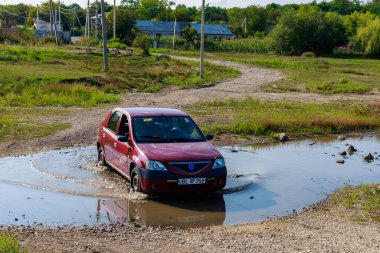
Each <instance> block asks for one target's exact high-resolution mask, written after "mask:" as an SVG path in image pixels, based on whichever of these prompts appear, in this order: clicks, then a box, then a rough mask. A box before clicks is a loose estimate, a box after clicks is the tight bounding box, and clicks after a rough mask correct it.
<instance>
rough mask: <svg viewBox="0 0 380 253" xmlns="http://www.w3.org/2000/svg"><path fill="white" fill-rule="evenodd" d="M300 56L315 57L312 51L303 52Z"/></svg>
mask: <svg viewBox="0 0 380 253" xmlns="http://www.w3.org/2000/svg"><path fill="white" fill-rule="evenodd" d="M301 56H302V57H306V58H315V54H314V53H313V52H305V53H303V54H302V55H301Z"/></svg>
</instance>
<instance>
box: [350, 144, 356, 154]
mask: <svg viewBox="0 0 380 253" xmlns="http://www.w3.org/2000/svg"><path fill="white" fill-rule="evenodd" d="M356 151H358V150H357V149H356V148H355V147H354V146H352V145H350V146H349V147H348V152H349V153H354V152H356Z"/></svg>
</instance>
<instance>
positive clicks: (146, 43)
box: [133, 35, 152, 55]
mask: <svg viewBox="0 0 380 253" xmlns="http://www.w3.org/2000/svg"><path fill="white" fill-rule="evenodd" d="M151 43H152V40H151V38H150V37H149V36H148V35H140V36H137V37H136V39H135V41H134V42H133V46H134V47H139V48H141V49H142V50H143V54H144V55H149V48H150V45H151Z"/></svg>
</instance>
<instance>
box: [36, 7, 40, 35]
mask: <svg viewBox="0 0 380 253" xmlns="http://www.w3.org/2000/svg"><path fill="white" fill-rule="evenodd" d="M38 8H39V7H38V4H37V27H36V28H37V31H38V30H40V14H39V12H38Z"/></svg>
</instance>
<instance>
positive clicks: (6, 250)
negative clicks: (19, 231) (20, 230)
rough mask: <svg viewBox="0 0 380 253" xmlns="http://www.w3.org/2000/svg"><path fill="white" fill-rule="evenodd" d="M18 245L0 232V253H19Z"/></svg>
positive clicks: (12, 237) (13, 238) (11, 236)
mask: <svg viewBox="0 0 380 253" xmlns="http://www.w3.org/2000/svg"><path fill="white" fill-rule="evenodd" d="M19 252H20V244H19V242H18V240H17V239H16V238H15V237H14V236H13V235H10V234H8V233H6V232H3V231H1V232H0V253H19Z"/></svg>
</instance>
